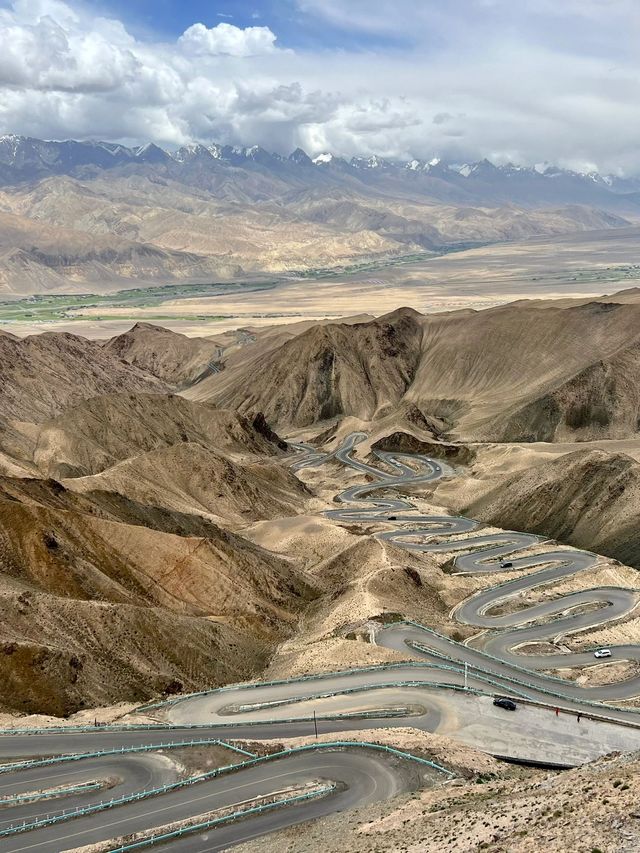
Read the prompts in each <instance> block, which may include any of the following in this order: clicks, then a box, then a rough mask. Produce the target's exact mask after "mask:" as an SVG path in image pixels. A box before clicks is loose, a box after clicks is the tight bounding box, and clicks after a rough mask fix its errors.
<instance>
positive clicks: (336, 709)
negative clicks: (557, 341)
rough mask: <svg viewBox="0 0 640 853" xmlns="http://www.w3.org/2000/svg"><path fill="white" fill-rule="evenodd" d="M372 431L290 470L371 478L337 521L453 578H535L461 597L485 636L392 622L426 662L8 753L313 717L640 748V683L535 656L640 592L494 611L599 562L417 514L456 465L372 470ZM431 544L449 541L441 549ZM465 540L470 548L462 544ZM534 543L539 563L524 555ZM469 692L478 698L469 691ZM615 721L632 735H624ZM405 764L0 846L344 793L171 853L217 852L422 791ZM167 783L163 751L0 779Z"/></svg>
mask: <svg viewBox="0 0 640 853" xmlns="http://www.w3.org/2000/svg"><path fill="white" fill-rule="evenodd" d="M365 437H366V436H365V435H364V434H363V433H353V434H351V435H350V436H348V437H347V439H346V440H345V441H344V442H343V443H342V444H341V445H340V447H339V448H337V449H336V450H335V451H333V453H331V454H323V453H321V452H319V451H317V450H315V449H313V448H310V447H309V446H299V449H300V450H301V451H302V452H303V453H304V455H303V456H302V458H300V459H298V460H296V462H295V463H294V467H296V468H298V469H301V468H303V467H309V466H310V465H318V464H322V463H324V462H326V461H327V460H328V459H329V458H334V459H337V460H338V461H341V462H342V463H344V464H346V465H349V466H351V467H352V468H354V469H356V470H358V471H360V472H362V473H363V474H366V475H367V476H368V477H369V478H371V482H368V483H367V484H365V485H358V486H352V487H350V488H348V489H346V490H345V491H344V492H342V494H341V495H340V496H339V497H338V499H337V500H338V502H339V503H340V504H342V506H341V507H340V508H339V509H335V510H331V511H329V512H327V516H328V517H330V518H333V519H334V520H336V521H343V522H349V523H354V522H355V523H357V522H368V523H371V522H384V523H385V524H386V525H391V524H392V525H393V527H392V529H388V530H385V531H384V532H382V533H379V534H377V535H378V536H379V537H380V538H382V539H385V540H388V541H393V542H394V543H395V544H396V545H398V546H400V547H403V548H407V549H411V550H419V551H432V552H436V551H438V552H453V553H456V552H458V555H457V556H456V558H455V562H454V570H455V571H458V572H467V573H474V574H476V573H482V572H495V571H497V570H499V562H500V560H501V558H503V557H505V556H507V555H508V556H509V557H510V562H512V564H513V570H514V571H516V570H519V569H533V570H534V571H531V572H530V573H529V574H526V575H523V576H522V577H516V578H513V579H511V580H508V581H507V582H506V583H504V584H499V585H497V586H493V587H491V588H489V589H486V590H482V591H481V592H478V593H476V594H475V595H472V596H470V597H469V598H467V599H466V600H465V601H463V602H461V603H460V605H459V606H458V607H457V608H456V609H455V611H454V613H453V616H454V618H456V619H457V620H458V621H460V622H461V623H465V624H468V625H473V626H476V627H478V629H479V630H480V631H481V632H482V633H480V634H479V635H478V636H477V638H475V640H474V642H472V643H470V644H467V645H463V644H460V643H456V642H454V641H452V640H450V639H448V638H447V637H445V636H443V635H440V634H438V633H436V632H434V631H431V630H430V629H428V628H426V627H423V626H420V625H418V624H413V623H406V622H405V623H396V624H389V625H386V626H384V627H383V628H382V629H381V631H380V632H379V634H378V636H377V642H378V643H380V644H381V645H384V646H387V647H389V648H392V649H396V650H398V651H400V652H406V651H407V649H410V650H411V652H412V657H414V658H415V657H416V656H418V657H419V658H420V660H418V661H416V660H413V661H411V662H407V663H398V664H390V665H380V666H376V667H368V668H363V669H361V670H357V669H356V670H350V671H346V672H337V673H325V674H321V675H318V676H313V677H310V678H307V679H298V680H296V679H292V680H286V681H282V682H276V683H264V684H255V685H237V686H230V687H228V688H223V689H220V690H213V691H209V692H206V693H204V694H201V695H194V696H192V697H182V698H180V699H178V700H174V701H170V702H168V703H165V705H164V706H162V707H159V708H158V710H157V713H158V714H159V715H160V717H161V718H162V719H164V720H165V721H166V725H167V728H163V729H162V730H161V732H158V731H157V730H156V731H150V732H144V731H128V732H122V731H120V732H119V731H107V730H98V731H96V732H91V733H88V732H78V733H71V732H69V733H57V734H47V733H43V734H36V735H27V734H15V735H8V734H7V735H3V736H0V758H5V760H6V759H7V758H18V757H20V756H34V755H50V754H55V753H59V752H61V751H62V752H65V753H73V752H84V751H90V750H98V749H113V748H118V747H120V746H123V747H125V748H126V747H128V746H137V745H141V744H149V743H157V742H158V741H159V740H161V741H163V742H165V743H168V742H178V741H183V740H184V739H185V732H184V728H180V727H181V726H189V725H193V724H197V725H199V726H201V727H203V728H199V729H198V732H197V737H198V738H221V739H230V738H239V739H242V738H248V739H252V740H259V739H262V738H283V739H284V738H291V737H296V736H308V735H309V734H310V732H311V729H310V721H311V719H312V716H313V715H314V714H316V715H317V718H318V727H319V730H320V732H336V733H338V732H343V733H344V732H349V731H350V730H354V729H366V728H379V727H380V726H385V727H389V726H406V725H410V726H412V727H414V728H417V729H422V730H424V731H444V732H446V733H447V734H451V735H453V736H454V737H455V736H459V737H460V738H461V739H462V740H463V741H465V742H466V743H470V744H472V745H474V746H478V747H480V748H482V749H485V750H486V751H489V752H493V753H494V754H499V755H504V756H508V757H512V758H520V759H531V758H535V757H536V756H540V757H543V755H544V756H546V758H544V759H543V760H549V761H552V760H554V759H555V760H557V761H559V762H560V763H568V764H571V763H581V762H582V761H586V760H589V759H590V758H593V757H595V755H597V754H604V753H605V752H608V751H610V750H612V749H639V748H640V714H639V713H638V712H637V711H635V710H634V709H630V708H623V707H615V706H611V705H606V704H604V703H607V702H612V701H615V700H620V699H629V698H632V697H635V696H637V695H639V694H640V678H632V679H628V680H627V681H621V682H617V683H612V684H608V685H602V686H599V687H591V688H585V687H582V686H580V685H577V684H576V683H575V682H572V681H568V680H561V679H557V678H553V677H550V676H549V675H547V674H545V673H544V672H543V671H542V670H544V669H549V668H556V667H558V666H560V665H562V666H567V665H570V666H586V665H591V664H593V663H594V659H593V656H592V654H575V655H558V654H553V655H541V654H539V653H538V654H531V653H528V652H527V647H528V646H530V645H531V644H532V643H541V642H545V641H549V640H552V639H553V638H555V637H557V636H558V635H559V634H566V633H572V632H576V631H581V630H585V629H586V628H589V627H590V626H593V625H595V624H600V623H603V622H606V621H609V620H611V619H617V618H621V617H623V616H625V615H627V614H628V613H630V612H631V610H632V609H633V608H634V607H635V606H636V604H637V602H638V590H628V589H621V588H615V587H602V588H598V589H588V590H582V591H580V592H576V593H572V594H571V595H568V596H567V595H565V596H558V598H556V599H555V600H552V601H546V602H544V603H543V604H538V605H533V606H529V607H524V608H520V609H515V610H514V609H510V610H509V611H508V612H500V613H496V612H493V611H495V609H496V606H497V605H502V604H505V603H509V602H512V601H513V600H514V599H515V598H516V597H519V596H521V595H522V594H523V593H526V592H527V591H529V590H531V589H534V588H536V587H538V586H541V585H545V586H550V585H551V584H553V583H555V582H557V581H560V580H562V579H563V578H566V577H569V576H570V575H573V574H576V573H578V572H580V571H582V570H584V569H588V568H591V567H592V566H594V565H595V564H596V562H597V560H598V558H597V557H596V556H595V555H593V554H589V553H587V552H584V551H579V550H572V549H567V550H557V549H556V550H554V549H549V550H543V542H542V540H541V539H540V538H539V537H536V536H532V535H530V534H524V533H517V532H512V531H504V532H501V533H497V534H491V535H486V534H481V533H477V532H476V531H477V529H478V528H479V524H478V522H476V521H473V520H472V519H467V518H460V517H455V516H428V515H422V514H420V513H419V512H418V511H417V510H416V509H415V507H414V506H413V505H412V504H411V503H410V502H409V501H408V500H406V499H404V498H400V497H398V496H397V495H394V494H393V493H391V494H390V491H391V490H393V489H394V488H403V487H406V486H414V485H416V484H420V483H426V482H429V481H433V480H436V479H439V478H440V477H443V476H446V475H448V474H451V473H452V471H451V469H450V468H449V467H448V466H447V465H446V464H444V463H441V462H438V461H435V460H432V459H429V458H427V457H423V456H409V455H407V454H394V453H383V452H378V453H376V456H377V458H378V460H379V462H380V466H381V467H380V468H378V467H374V466H372V465H369V464H367V463H365V462H362V461H360V460H358V459H355V458H354V456H353V452H354V449H355V447H356V445H357V444H358V443H360V442H361V441H363V440H364V438H365ZM390 516H393V519H390ZM435 536H437V537H438V540H442V539H443V538H445V539H446V541H444V542H443V541H438V542H433V541H432V540H433V538H434V537H435ZM460 536H464V537H466V538H463V539H460V538H455V537H460ZM532 546H535V547H536V548H537V549H538V551H539V553H536V554H535V555H531V554H529V555H523V556H518V553H519V552H522V551H523V550H524V549H530V548H531V547H532ZM585 608H586V609H585ZM639 658H640V649H639V648H638V647H637V646H618V647H616V648H615V649H613V659H614V660H638V659H639ZM464 687H467V688H469V689H470V690H469V691H467V692H465V690H464V689H463V688H464ZM497 692H498V693H505V694H509V695H512V696H514V697H520V698H526V699H530V700H532V701H533V702H537V703H542V704H545V705H549V704H552V705H554V706H556V707H558V708H560V709H563V710H568V711H572V712H576V713H577V712H580V713H583V714H585V713H586V712H592V713H593V712H595V713H596V714H600V715H603V716H606V717H607V718H608V719H610V720H611V722H598V721H594V720H592V719H589V727H588V728H587V725H586V723H583V724H581V725H580V726H577V727H576V726H575V722H572V721H573V720H574V718H573V717H571V718H567V719H564V720H563V715H560V718H558V717H557V716H554V715H550V713H549V711H548V710H546V709H544V708H540V707H538V706H535V705H534V706H528V705H526V704H525V705H522V706H521V707H520V710H519V712H518V714H514V715H509V714H507V715H506V717H505V715H504V712H502V711H500V709H496V708H495V707H494V706H493V705H492V702H491V698H490V697H491V696H492V695H494V694H495V693H497ZM550 719H551V721H553V724H550ZM615 721H619V722H623V723H625V724H626V725H625V727H622V726H620V725H617V724H616V722H615ZM336 737H337V735H336ZM407 765H408V762H406V761H402V760H399V759H395V758H390V757H389V756H386V755H383V754H380V753H375V752H370V751H367V750H365V749H359V750H356V749H349V748H346V749H336V750H326V749H321V750H320V751H319V752H317V753H316V752H311V753H309V752H306V753H296V754H293V755H291V756H289V757H287V758H278V759H276V760H274V761H269V762H267V763H265V764H261V765H256V766H252V767H247V768H245V769H242V770H239V771H237V772H235V773H233V774H232V775H231V776H225V777H220V778H217V779H208V780H207V781H204V782H199V783H198V784H197V785H194V786H190V787H187V788H180V789H177V790H173V791H171V792H169V793H164V794H162V795H161V796H157V797H154V798H153V799H151V800H143V801H138V802H133V803H129V804H126V805H120V806H118V807H117V809H115V810H108V811H104V812H99V813H96V814H93V815H91V816H85V817H76V818H74V819H73V820H71V821H66V822H63V823H60V824H57V825H54V826H49V827H43V828H41V829H36V830H32V831H29V832H27V833H24V834H19V835H16V836H15V837H11V838H3V839H0V851H7V853H8V851H11V853H18V851H25V852H26V851H27V850H28V851H31V853H35V851H42V853H44V851H47V853H49V851H60V850H64V849H69V848H72V847H76V846H79V845H81V844H82V845H84V844H90V843H93V842H97V841H100V840H105V839H110V838H112V837H113V836H115V835H122V834H126V833H130V832H135V831H139V830H143V829H150V828H153V827H156V826H160V825H163V824H166V823H167V822H169V821H175V820H180V819H185V818H191V817H193V816H195V815H198V814H202V813H203V812H207V811H210V810H212V809H214V808H222V807H224V806H228V805H233V804H237V803H238V802H241V801H245V800H247V799H249V798H250V797H256V796H258V795H264V794H267V793H269V792H272V791H274V790H281V789H282V788H284V787H286V786H289V785H297V784H303V783H308V782H314V781H320V782H332V783H338V787H337V788H336V790H335V792H334V793H332V794H330V795H328V796H326V797H323V798H321V799H318V800H312V801H309V802H306V803H304V804H298V805H296V806H292V807H290V808H287V809H281V810H277V811H274V812H270V813H268V814H265V815H262V816H259V817H256V818H253V819H251V820H249V821H244V822H241V823H239V824H234V825H230V826H225V827H219V828H217V829H216V830H215V831H214V832H213V833H205V834H204V835H203V834H202V833H199V834H197V835H193V836H188V837H185V838H184V839H181V840H180V841H178V842H175V843H173V844H172V845H171V848H172V849H173V850H176V851H190V853H196V851H202V853H204V851H214V850H221V849H224V848H226V847H229V846H232V845H233V844H237V843H240V842H241V841H243V840H247V839H249V838H253V837H257V836H259V835H264V834H266V833H268V832H272V831H275V830H276V829H280V828H283V827H285V826H288V825H291V824H293V823H296V822H299V821H302V820H308V819H310V818H312V817H317V816H320V815H323V814H328V813H330V812H333V811H336V810H337V809H344V808H350V807H353V806H354V805H363V804H366V803H369V802H373V801H375V800H381V799H385V798H388V797H390V796H393V795H394V794H396V793H399V792H400V791H403V790H412V789H414V788H416V787H419V786H420V785H422V784H424V783H425V778H424V771H423V770H422V768H417V766H410V767H408V766H407ZM428 775H429V773H428V772H427V776H428ZM174 776H175V768H172V766H171V763H170V762H169V761H167V759H166V757H162V756H159V755H157V754H155V753H151V754H134V755H126V754H124V755H117V756H103V757H96V758H91V759H81V760H79V761H74V762H70V763H66V764H60V765H54V766H51V767H46V768H37V769H32V770H21V771H15V772H11V773H8V774H5V775H2V776H0V796H6V795H7V794H11V795H19V794H20V793H24V792H27V791H33V790H35V789H36V788H39V789H42V788H52V787H57V786H58V785H64V786H66V787H71V786H72V785H75V784H85V783H87V782H94V781H96V780H97V781H99V782H104V781H105V780H108V781H109V784H110V785H112V786H113V787H112V788H111V789H110V793H109V796H120V795H122V794H123V793H124V794H126V793H128V792H134V791H136V790H139V789H140V788H149V787H153V786H154V785H157V784H165V783H166V782H167V781H171V780H172V779H173V778H174ZM101 799H104V792H101V791H98V792H96V791H92V792H84V793H74V794H69V795H67V796H65V797H63V798H60V799H56V800H51V801H48V802H32V803H22V804H14V805H11V806H6V805H5V806H4V807H3V808H2V810H0V829H2V828H3V827H4V826H6V825H7V823H12V824H15V823H16V822H18V821H19V822H22V821H23V820H27V821H29V820H32V819H33V818H35V817H38V816H41V815H42V814H44V813H46V814H52V813H54V812H55V811H56V809H61V808H65V809H69V808H74V807H76V806H78V805H80V804H84V805H87V804H90V803H92V802H97V801H99V800H101ZM47 806H48V808H47Z"/></svg>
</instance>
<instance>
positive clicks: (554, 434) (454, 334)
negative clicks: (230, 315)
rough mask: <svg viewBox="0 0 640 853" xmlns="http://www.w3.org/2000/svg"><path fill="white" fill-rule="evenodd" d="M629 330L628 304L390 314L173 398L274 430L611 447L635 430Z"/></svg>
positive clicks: (637, 316)
mask: <svg viewBox="0 0 640 853" xmlns="http://www.w3.org/2000/svg"><path fill="white" fill-rule="evenodd" d="M639 321H640V304H639V303H638V302H637V300H635V301H626V300H625V299H624V297H623V296H621V301H620V302H617V301H616V297H615V296H612V297H610V301H608V302H603V301H594V302H591V303H578V304H575V303H569V304H565V305H561V306H559V307H558V306H554V305H549V304H545V303H543V304H541V305H538V304H536V303H527V302H521V303H514V304H511V305H506V306H501V307H498V308H494V309H490V310H486V311H479V312H468V311H460V312H452V313H450V314H433V315H426V316H423V315H420V314H418V313H417V312H415V311H412V310H411V309H400V310H398V311H396V312H393V313H392V314H389V315H387V316H385V317H380V318H378V319H377V320H374V321H371V322H365V323H361V324H355V325H352V326H346V325H342V324H333V325H327V326H322V327H321V326H316V327H313V328H311V329H308V330H306V331H303V332H302V333H301V334H299V335H298V336H297V337H295V338H293V339H290V340H287V341H285V342H283V343H282V344H281V345H280V346H278V347H275V348H272V349H271V350H269V351H268V352H266V353H264V354H260V355H257V356H256V357H255V358H253V359H252V358H251V357H250V356H248V355H247V356H246V357H245V358H244V360H236V361H235V362H234V361H232V360H231V359H230V360H229V363H228V365H227V369H225V370H224V371H223V372H222V373H220V374H216V375H215V376H210V377H208V378H207V379H205V380H203V381H202V382H201V383H199V384H198V385H197V386H195V387H193V388H191V389H189V390H187V391H186V392H185V394H186V396H188V397H190V398H192V399H198V400H210V401H212V402H214V403H216V404H218V405H223V406H230V407H233V408H236V407H239V408H240V409H241V410H243V411H247V412H251V411H258V410H259V411H264V412H265V414H266V415H267V418H268V419H269V420H271V421H272V422H273V423H275V424H278V425H280V426H282V427H284V428H287V427H305V426H308V425H310V424H313V423H316V422H321V421H323V420H326V419H329V418H334V417H341V416H353V417H355V418H359V419H360V420H362V421H371V420H373V419H374V418H389V416H390V413H391V414H392V413H393V410H394V408H396V409H397V412H398V417H399V418H400V417H404V416H403V414H402V413H403V412H404V411H405V409H406V407H407V406H414V407H416V408H417V409H418V410H419V411H420V412H421V413H422V415H423V417H424V418H427V419H429V420H430V421H431V423H433V424H441V427H440V432H447V431H448V432H450V433H453V434H455V435H458V436H460V437H462V438H466V439H480V440H489V441H495V440H497V441H504V440H506V441H514V440H526V441H529V440H560V439H565V440H570V439H572V438H577V439H583V438H588V437H590V438H593V437H613V438H618V437H623V436H627V435H630V434H634V433H635V431H636V429H637V424H638V416H639V405H640V401H639V398H638V394H637V386H638V381H637V377H638V374H639V371H640V367H639V364H640V358H639V356H638V353H639V352H640V332H639V331H638V329H639V328H640V327H639V325H638V324H639ZM245 389H249V390H248V391H245Z"/></svg>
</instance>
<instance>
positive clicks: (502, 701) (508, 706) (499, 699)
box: [493, 696, 518, 711]
mask: <svg viewBox="0 0 640 853" xmlns="http://www.w3.org/2000/svg"><path fill="white" fill-rule="evenodd" d="M493 704H494V705H496V706H497V707H498V708H504V710H505V711H515V710H516V708H517V707H518V706H517V705H516V703H515V702H514V701H513V699H507V697H506V696H496V698H495V699H494V700H493Z"/></svg>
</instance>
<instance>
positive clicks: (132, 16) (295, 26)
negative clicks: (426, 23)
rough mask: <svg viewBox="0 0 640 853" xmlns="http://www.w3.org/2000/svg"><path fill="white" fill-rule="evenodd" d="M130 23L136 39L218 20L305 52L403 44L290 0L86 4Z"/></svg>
mask: <svg viewBox="0 0 640 853" xmlns="http://www.w3.org/2000/svg"><path fill="white" fill-rule="evenodd" d="M90 5H92V6H95V7H96V8H100V9H101V10H103V11H104V12H107V13H110V14H113V15H115V16H116V17H118V18H121V19H122V20H125V21H127V22H128V23H129V25H130V28H131V29H132V30H133V31H137V32H138V33H139V35H140V36H141V37H144V36H145V35H150V34H152V33H156V34H158V35H161V36H175V37H177V36H179V35H180V34H181V33H182V32H184V30H186V29H187V27H189V26H190V25H191V24H193V23H196V22H201V23H203V24H205V25H206V26H208V27H214V26H215V25H216V24H218V23H220V22H221V21H226V22H228V23H231V24H234V25H235V26H237V27H243V28H244V27H252V26H268V27H270V29H272V30H273V31H274V32H276V33H277V34H278V40H279V42H280V43H281V45H282V46H283V47H290V48H294V49H304V50H332V49H335V48H338V49H341V50H360V51H361V50H372V49H382V50H393V49H398V48H401V47H402V46H404V45H406V44H407V43H408V41H409V40H408V39H406V38H404V37H400V36H399V35H397V34H396V35H393V34H385V33H380V32H378V33H371V32H367V31H363V30H360V29H355V30H353V29H352V28H351V27H349V26H339V25H336V24H332V23H331V22H330V21H328V20H327V19H326V18H324V17H323V16H321V15H317V14H313V13H312V12H311V11H310V9H305V8H304V7H303V6H301V5H300V4H298V3H296V2H295V0H255V2H244V0H229V2H216V0H210V2H207V0H185V2H177V0H135V2H134V3H131V2H128V0H104V2H102V3H90Z"/></svg>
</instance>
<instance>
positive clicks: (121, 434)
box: [33, 394, 279, 477]
mask: <svg viewBox="0 0 640 853" xmlns="http://www.w3.org/2000/svg"><path fill="white" fill-rule="evenodd" d="M186 442H192V443H196V444H200V445H203V446H204V447H209V448H214V449H218V450H222V451H225V452H231V453H234V452H235V453H241V454H242V453H249V454H251V453H259V454H263V455H275V454H277V453H278V452H279V444H278V442H279V439H278V438H277V436H276V437H275V438H274V437H273V436H271V435H270V434H269V432H268V431H267V430H266V429H265V427H264V425H263V424H262V422H261V421H260V420H259V419H258V420H256V419H255V418H254V419H253V420H250V419H248V418H246V417H244V416H242V415H238V414H237V413H236V412H234V411H230V410H226V409H217V408H215V407H213V406H210V405H207V404H204V403H193V402H191V401H189V400H185V399H183V398H182V397H177V396H175V395H173V394H168V395H167V394H163V395H150V394H108V395H103V396H100V397H92V398H90V399H88V400H85V401H84V402H82V403H79V404H78V405H77V406H73V407H71V408H68V409H67V410H66V411H65V412H64V413H63V414H62V415H59V416H58V417H57V418H54V419H52V420H50V421H47V422H45V423H44V424H43V425H42V427H41V428H40V430H39V432H38V435H37V442H36V445H35V449H34V453H33V461H34V462H35V464H36V465H37V466H38V468H39V470H40V471H42V472H43V473H45V474H47V475H48V476H57V477H82V476H86V475H88V474H97V473H98V472H99V471H103V470H104V469H105V468H108V467H109V466H111V465H114V464H115V463H116V462H121V461H122V460H124V459H128V458H129V457H132V456H136V455H138V454H140V453H146V452H147V451H150V450H157V449H159V448H164V447H171V446H172V445H175V444H180V443H186Z"/></svg>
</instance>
